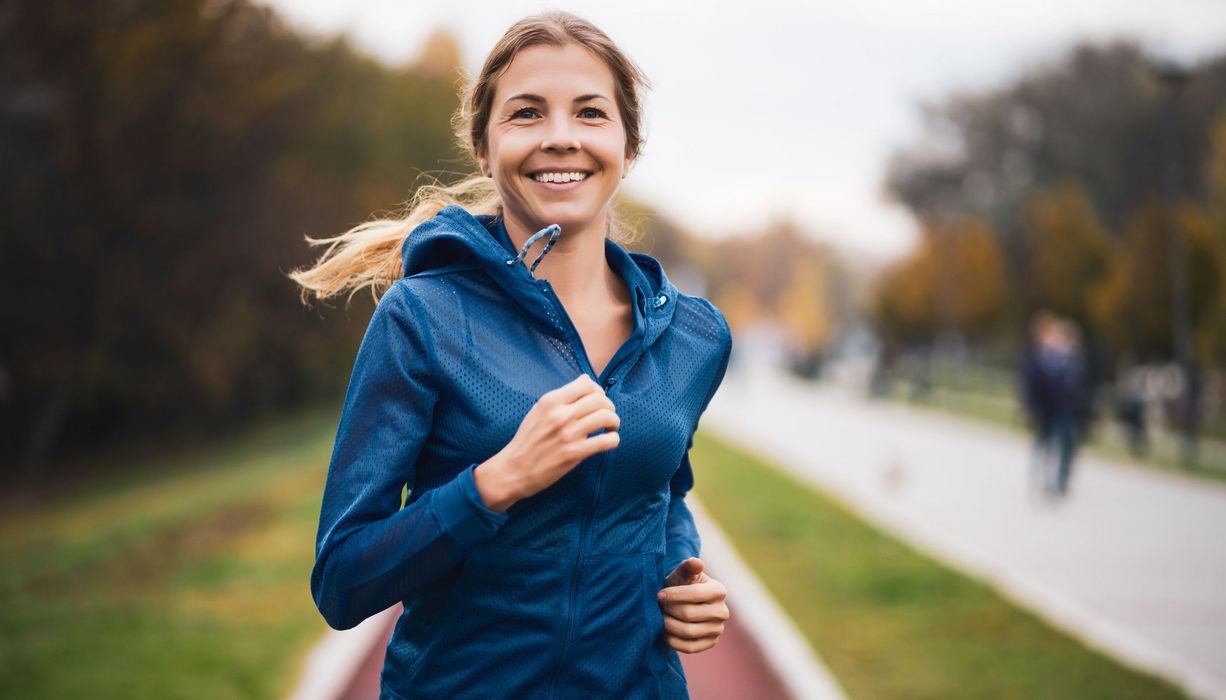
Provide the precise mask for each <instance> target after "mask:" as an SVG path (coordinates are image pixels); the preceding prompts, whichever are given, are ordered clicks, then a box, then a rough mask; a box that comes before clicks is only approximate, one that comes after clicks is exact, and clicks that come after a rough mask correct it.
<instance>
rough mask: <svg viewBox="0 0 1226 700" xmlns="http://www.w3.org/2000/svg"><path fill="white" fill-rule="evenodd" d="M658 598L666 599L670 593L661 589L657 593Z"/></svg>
mask: <svg viewBox="0 0 1226 700" xmlns="http://www.w3.org/2000/svg"><path fill="white" fill-rule="evenodd" d="M656 598H657V599H659V600H665V599H667V598H668V595H667V594H666V593H665V592H664V591H660V592H659V593H657V594H656Z"/></svg>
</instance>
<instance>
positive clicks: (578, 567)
mask: <svg viewBox="0 0 1226 700" xmlns="http://www.w3.org/2000/svg"><path fill="white" fill-rule="evenodd" d="M539 284H540V288H541V291H542V292H544V293H545V297H546V298H548V299H549V302H550V303H551V304H553V308H554V311H555V312H556V313H557V314H558V318H560V319H562V320H563V322H564V330H565V331H566V333H567V335H569V336H570V345H571V351H572V352H575V353H576V356H577V357H578V359H579V364H580V368H581V369H582V370H583V371H584V372H585V373H586V374H587V375H588V376H590V377H591V378H592V380H593V381H596V382H599V381H600V377H598V376H596V371H595V370H594V369H592V363H591V361H590V360H589V359H588V357H587V350H586V349H585V348H584V347H583V341H582V340H581V339H580V338H579V332H578V331H577V330H576V329H575V324H574V323H573V322H572V321H571V320H570V315H569V314H567V313H566V309H565V308H563V307H562V303H561V302H560V301H559V300H558V297H557V295H556V294H554V293H553V288H552V286H551V285H550V284H549V282H548V281H547V280H542V281H540V283H539ZM615 354H616V353H615ZM627 359H628V358H623V359H622V361H621V362H619V363H618V364H617V366H616V367H606V368H605V371H606V372H607V373H608V375H609V376H608V379H606V380H605V384H604V389H605V392H606V395H608V394H609V393H611V392H612V391H613V386H614V385H615V384H616V383H617V371H618V370H619V369H621V366H622V365H624V364H625V363H626V360H627ZM608 461H609V451H608V450H605V451H604V452H603V453H602V454H601V457H600V463H599V464H598V465H597V466H596V488H595V489H594V492H593V495H592V500H591V501H589V502H588V505H587V509H586V511H585V512H584V514H583V520H582V521H580V523H579V552H578V554H577V556H576V558H575V570H574V572H573V573H572V574H571V577H570V607H569V608H567V622H566V637H565V638H564V639H563V641H562V654H561V655H560V656H559V657H558V665H557V666H556V667H555V668H554V670H553V676H552V677H551V678H550V680H549V695H548V697H549V698H551V699H552V698H553V697H555V695H556V694H557V686H558V678H559V677H561V675H562V669H563V668H564V667H565V666H566V660H567V655H568V654H569V653H570V645H571V641H572V639H573V637H574V632H575V617H576V615H575V606H576V605H577V600H576V598H577V597H578V595H579V577H580V575H581V573H582V571H583V555H584V551H585V550H586V549H587V547H586V545H587V529H588V525H589V524H590V523H591V520H592V515H593V514H594V513H595V512H596V504H598V503H599V502H600V496H601V491H602V490H603V487H604V470H605V465H606V464H607V463H608Z"/></svg>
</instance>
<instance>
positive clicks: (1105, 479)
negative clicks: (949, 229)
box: [703, 372, 1226, 698]
mask: <svg viewBox="0 0 1226 700" xmlns="http://www.w3.org/2000/svg"><path fill="white" fill-rule="evenodd" d="M703 427H704V428H707V429H713V430H714V431H715V432H717V433H719V434H721V435H724V436H726V437H728V438H729V439H733V440H735V441H737V442H739V443H741V444H743V445H744V446H746V447H747V448H749V449H751V450H753V451H754V452H756V453H758V454H762V455H764V456H766V457H769V458H771V459H772V460H773V461H775V462H776V463H778V464H779V465H781V466H782V467H784V468H786V469H788V470H789V471H791V472H793V473H795V474H796V475H797V476H799V477H800V478H802V479H803V480H806V481H809V482H810V483H812V484H814V485H816V486H818V487H820V488H821V489H822V490H824V491H828V492H832V493H834V494H836V495H837V496H838V497H840V498H841V499H843V500H844V501H845V502H846V503H847V504H848V505H850V506H852V507H853V508H854V509H856V510H857V511H859V512H860V513H861V514H862V515H863V516H864V517H866V518H867V519H869V520H872V521H874V522H875V523H877V524H878V525H880V526H882V527H883V528H884V529H886V530H888V531H890V532H892V533H893V534H894V535H896V536H898V537H899V538H900V539H903V540H906V541H908V542H910V543H911V544H913V545H914V546H916V547H918V548H920V549H923V550H925V551H928V552H930V553H931V554H933V555H935V556H937V557H939V558H941V559H943V560H945V561H947V562H948V563H950V564H952V565H954V566H955V567H957V568H960V569H962V570H965V571H969V572H971V573H973V574H975V575H977V576H979V577H981V578H984V579H987V580H990V581H992V582H993V583H994V585H996V586H997V588H998V589H1000V590H1002V591H1003V592H1004V593H1005V594H1006V595H1008V596H1009V597H1011V598H1013V599H1014V600H1017V601H1019V602H1021V603H1022V604H1024V605H1026V606H1028V607H1030V608H1032V609H1034V610H1036V611H1037V612H1039V613H1040V614H1042V615H1043V616H1044V617H1046V618H1047V619H1048V620H1050V621H1051V622H1053V623H1054V624H1056V625H1058V626H1060V627H1061V628H1064V629H1066V630H1068V631H1069V632H1071V633H1072V634H1074V635H1076V636H1078V637H1079V638H1081V639H1083V640H1084V641H1086V642H1087V643H1089V644H1092V645H1093V646H1095V647H1097V648H1100V649H1102V650H1104V651H1105V652H1107V653H1109V654H1111V655H1113V656H1115V657H1117V658H1120V659H1122V660H1124V661H1126V662H1129V663H1131V664H1133V665H1135V666H1137V667H1141V668H1145V669H1148V670H1151V671H1153V672H1155V673H1159V674H1161V675H1163V676H1165V677H1167V678H1169V679H1171V680H1172V681H1174V682H1176V683H1178V684H1179V685H1181V686H1182V687H1184V688H1185V689H1186V690H1188V691H1189V692H1191V693H1194V694H1196V695H1200V696H1204V697H1214V698H1226V488H1222V486H1221V485H1219V484H1216V483H1212V482H1203V481H1200V480H1192V479H1190V478H1186V477H1180V476H1177V475H1170V474H1165V473H1161V472H1157V471H1151V470H1148V469H1143V468H1139V467H1132V466H1129V465H1124V464H1118V463H1114V462H1111V461H1109V460H1105V459H1101V458H1096V457H1090V456H1088V455H1081V456H1080V457H1079V459H1078V463H1077V465H1076V469H1075V471H1074V475H1073V479H1072V486H1071V493H1070V497H1069V498H1068V499H1067V500H1066V501H1064V502H1060V503H1050V502H1046V501H1044V500H1042V499H1038V498H1036V497H1035V496H1034V495H1033V494H1032V493H1031V492H1030V491H1029V489H1028V483H1027V478H1028V476H1027V472H1028V464H1029V450H1030V444H1029V441H1027V440H1026V439H1025V437H1024V436H1022V435H1018V434H1014V433H1011V432H1008V431H1004V430H1000V429H993V428H990V427H986V426H981V425H979V424H974V423H969V422H966V421H960V420H957V419H954V418H949V417H945V416H941V415H936V414H932V413H929V412H923V411H919V410H916V409H912V408H908V407H906V406H902V405H898V404H894V403H882V402H871V401H867V400H864V399H862V398H861V397H859V396H858V395H856V394H853V393H851V392H849V391H847V390H843V389H838V388H833V387H831V386H830V385H812V384H805V383H802V382H798V381H794V380H791V379H787V378H784V377H780V376H777V375H773V374H769V373H759V372H754V373H752V374H751V375H750V376H748V377H746V376H738V375H736V374H735V373H729V377H728V378H727V379H726V380H725V382H724V384H723V386H722V387H721V389H720V391H719V392H718V393H717V394H716V397H715V399H714V400H713V401H712V403H711V405H710V407H709V408H708V410H707V412H706V414H704V417H703Z"/></svg>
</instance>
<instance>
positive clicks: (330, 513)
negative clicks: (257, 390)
mask: <svg viewBox="0 0 1226 700" xmlns="http://www.w3.org/2000/svg"><path fill="white" fill-rule="evenodd" d="M415 306H416V299H415V297H414V296H413V295H412V292H411V290H409V289H408V288H407V285H406V284H405V283H403V282H402V283H397V284H396V285H393V286H392V288H391V289H390V290H388V292H387V293H386V294H385V295H384V296H383V298H382V299H381V300H380V302H379V305H378V306H377V307H376V309H375V312H374V315H373V316H372V317H371V320H370V325H369V326H368V327H367V329H366V334H365V336H364V338H363V339H362V344H361V347H360V348H359V349H358V354H357V359H356V361H355V362H354V367H353V373H352V376H351V377H350V380H349V388H348V391H347V392H346V396H345V402H344V408H343V410H342V413H341V419H340V425H339V426H338V428H337V435H336V442H335V444H334V446H333V450H332V459H331V462H330V464H329V466H328V476H327V481H326V483H325V485H324V494H323V504H322V507H321V509H320V516H319V531H318V535H317V537H316V547H315V566H314V568H313V570H312V572H311V594H312V596H313V597H314V599H315V604H316V606H317V607H318V608H319V611H320V613H321V614H322V615H323V617H324V619H325V620H327V622H328V624H329V625H331V626H332V627H334V628H336V629H348V628H350V627H353V626H355V625H357V624H358V623H360V622H361V621H362V620H364V619H366V618H367V617H370V616H371V615H374V614H375V613H378V612H380V611H382V610H384V609H386V608H388V607H389V606H391V605H393V604H394V603H396V602H397V601H399V600H402V599H403V598H405V597H407V596H409V595H411V594H412V593H413V592H415V591H417V590H420V589H421V588H423V587H424V586H426V585H428V584H430V583H431V582H433V581H435V580H436V579H437V578H438V577H439V576H440V575H442V574H443V573H445V572H446V571H447V570H448V569H450V568H451V567H453V566H455V565H456V564H457V563H459V562H460V561H462V560H463V558H464V557H465V555H466V554H467V553H468V551H469V550H471V549H472V548H473V547H474V546H475V545H477V544H479V543H481V542H483V541H485V540H488V539H489V538H490V537H491V536H492V535H493V534H494V533H495V532H496V531H497V530H498V528H499V527H501V526H502V524H503V523H504V522H505V521H506V519H507V517H508V516H507V515H506V514H505V513H498V512H496V511H493V510H490V509H489V508H487V507H486V506H485V504H484V503H483V502H482V501H481V497H480V494H479V493H478V492H477V489H476V485H475V483H474V482H473V475H472V471H473V469H474V467H475V466H476V465H468V466H467V467H466V468H464V469H463V470H462V471H460V472H459V474H458V475H457V476H456V477H455V478H454V479H452V480H451V481H449V482H447V483H444V484H443V485H442V486H439V487H438V488H434V489H431V490H430V491H427V492H425V493H422V494H420V496H418V497H417V498H416V499H415V500H413V502H412V503H410V504H409V505H407V506H405V507H404V508H403V509H402V508H401V507H400V504H401V492H402V490H403V488H404V487H405V486H406V485H407V486H408V487H409V488H412V487H413V483H414V472H415V463H416V460H417V458H418V454H419V453H420V451H421V448H422V445H423V443H424V442H425V440H426V438H427V436H428V435H429V433H430V428H431V424H432V416H433V412H434V407H435V403H436V401H437V398H438V395H437V392H436V389H435V387H434V386H433V381H434V376H433V375H432V369H431V365H430V356H431V355H430V346H431V343H430V342H429V329H428V326H427V324H426V321H425V318H426V317H425V314H424V313H423V312H421V311H419V310H418V309H416V308H415Z"/></svg>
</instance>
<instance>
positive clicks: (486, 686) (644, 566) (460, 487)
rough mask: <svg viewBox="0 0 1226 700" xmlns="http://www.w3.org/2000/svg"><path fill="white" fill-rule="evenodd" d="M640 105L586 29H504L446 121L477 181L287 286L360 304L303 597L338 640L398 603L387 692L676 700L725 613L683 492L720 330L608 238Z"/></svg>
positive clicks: (645, 261) (705, 305)
mask: <svg viewBox="0 0 1226 700" xmlns="http://www.w3.org/2000/svg"><path fill="white" fill-rule="evenodd" d="M643 85H644V79H643V76H642V74H641V73H640V72H639V70H638V69H637V68H636V67H635V66H634V64H633V63H631V62H630V60H629V59H628V58H626V57H625V56H624V55H623V54H622V53H621V51H620V50H618V49H617V47H616V46H615V45H614V44H613V42H612V41H610V39H609V38H608V37H607V36H606V35H605V34H604V33H603V32H601V31H600V30H599V29H597V28H596V27H594V26H592V25H591V24H589V23H588V22H586V21H584V20H582V19H579V18H577V17H575V16H573V15H569V14H566V13H559V12H554V13H548V14H545V15H541V16H537V17H531V18H528V19H525V20H522V21H520V22H518V23H516V24H515V25H513V26H512V27H511V28H510V29H509V30H508V31H507V33H506V34H505V35H504V36H503V38H502V39H501V40H500V41H499V42H498V44H497V45H496V46H495V47H494V49H493V51H492V52H491V53H490V55H489V57H488V58H487V60H486V62H485V64H484V67H483V68H482V70H481V72H480V74H479V75H478V76H477V77H476V79H475V80H474V81H473V83H472V85H471V86H470V88H469V90H468V92H467V94H466V95H465V98H464V100H463V104H462V107H461V113H460V115H459V119H458V122H459V123H460V136H461V138H462V139H463V140H464V142H465V143H467V144H468V145H469V146H470V147H471V149H472V153H473V155H474V157H475V158H474V159H475V161H476V163H477V165H478V166H479V168H480V170H481V176H480V177H474V178H473V179H470V180H468V181H465V182H462V183H460V184H459V185H455V186H452V187H426V188H423V189H422V190H421V191H420V192H419V193H418V195H417V197H416V199H415V201H414V203H413V205H412V206H411V207H410V210H409V212H408V214H407V216H406V217H405V218H404V219H397V220H381V221H374V222H370V223H366V224H363V225H361V226H358V227H356V228H354V229H352V230H350V231H348V232H346V233H344V234H342V235H340V236H337V237H335V238H331V239H326V240H323V241H317V242H318V243H324V244H327V245H328V248H327V250H326V252H325V254H324V256H323V257H322V258H321V259H320V260H319V261H318V262H317V263H316V265H315V266H313V267H311V268H309V269H305V270H301V271H297V272H295V273H294V275H293V276H294V279H295V280H296V281H298V282H299V284H301V285H302V286H303V289H304V295H305V294H310V295H314V296H316V297H318V298H329V297H333V296H336V295H338V294H342V293H345V292H348V293H349V294H350V295H352V293H353V292H355V291H357V290H360V289H369V290H371V292H372V293H374V294H375V295H376V298H378V305H377V306H376V309H375V312H374V315H373V316H372V318H371V320H370V325H369V326H368V328H367V330H366V334H365V337H364V338H363V340H362V344H361V347H360V348H359V350H358V355H357V359H356V361H355V363H354V368H353V374H352V376H351V378H350V382H349V389H348V392H347V394H346V397H345V402H344V408H343V411H342V415H341V419H340V425H339V426H338V429H337V437H336V443H335V446H334V448H333V454H332V460H331V463H330V465H329V468H328V476H327V481H326V484H325V486H324V494H323V504H322V507H321V512H320V520H319V531H318V536H317V539H316V560H315V566H314V569H313V571H312V573H311V592H312V594H313V596H314V599H315V602H316V604H317V606H318V608H319V610H320V612H321V613H322V615H323V616H324V618H325V619H326V620H327V622H328V624H330V625H331V626H332V627H335V628H337V629H345V628H349V627H353V626H355V625H357V624H358V623H359V622H361V621H362V620H363V619H365V618H367V617H369V616H371V615H373V614H375V613H378V612H380V611H382V610H384V609H386V608H388V607H391V606H393V605H395V604H396V603H401V604H402V605H403V612H402V613H401V615H400V618H399V620H398V622H397V624H396V626H395V630H394V632H393V634H392V637H391V639H390V641H389V643H388V647H387V654H386V661H385V664H384V667H383V671H382V676H381V686H382V693H383V696H384V697H390V698H410V697H412V698H436V697H437V698H444V697H445V698H449V699H452V698H469V697H472V698H597V697H599V698H657V697H664V698H686V697H688V691H687V687H686V681H685V674H684V671H683V669H682V667H681V664H680V659H679V657H678V655H677V652H678V651H681V652H687V653H693V652H698V651H702V650H705V649H709V648H711V647H712V646H714V645H715V644H716V643H717V641H718V639H719V636H720V635H721V634H722V632H723V629H724V622H725V621H726V620H727V619H728V618H729V610H728V607H727V604H726V602H725V593H726V592H725V589H724V586H723V584H721V583H720V582H719V581H717V580H715V579H712V578H711V577H710V576H709V575H708V574H707V573H706V572H705V571H704V564H703V562H702V560H701V559H700V558H699V554H700V546H701V542H700V539H699V536H698V532H697V530H696V528H695V527H694V520H693V517H692V516H691V514H690V511H689V509H688V508H687V507H686V503H685V496H686V494H687V493H688V492H689V490H690V489H691V488H692V486H693V483H694V474H693V469H692V466H691V464H690V461H689V456H688V455H689V450H690V447H691V446H692V444H693V443H692V439H693V434H694V431H695V430H696V428H697V426H698V421H699V418H700V416H701V415H702V413H703V411H704V410H705V408H706V406H707V404H708V403H709V402H710V400H711V398H712V396H713V395H714V393H715V391H716V389H717V388H718V387H719V384H720V382H721V380H722V379H723V376H724V373H725V371H726V369H727V365H728V359H729V355H730V352H731V347H732V336H731V332H730V330H729V328H728V324H727V323H726V321H725V320H724V317H723V315H722V314H721V313H720V312H719V310H718V309H716V308H715V307H714V306H713V305H712V304H711V303H710V302H708V301H706V300H705V299H702V298H699V297H693V296H689V295H686V294H682V293H680V292H679V291H678V290H677V289H676V288H675V287H674V286H673V285H672V284H671V283H670V282H669V280H668V277H667V276H666V275H665V273H664V270H663V268H662V267H661V266H660V264H659V263H658V262H657V261H656V260H655V259H653V258H651V257H649V256H647V255H642V254H635V253H628V252H626V251H625V250H624V249H623V248H622V247H621V246H620V245H619V244H618V243H617V242H616V241H615V240H614V237H615V236H616V235H617V231H618V230H617V227H616V226H615V224H614V222H613V221H612V218H611V213H610V202H611V200H612V198H613V195H614V193H615V192H616V191H617V188H618V186H619V184H620V181H621V180H622V178H623V177H625V176H626V174H627V172H628V170H629V168H630V166H631V165H632V164H633V162H634V159H635V158H636V157H637V156H638V154H639V152H640V150H641V148H642V127H641V124H640V119H641V112H642V110H641V107H640V102H639V93H640V92H641V89H642V87H643ZM534 247H535V248H536V250H537V252H536V254H535V256H533V257H532V260H531V261H529V259H528V258H529V257H530V256H529V253H530V252H532V251H533V249H534ZM406 488H407V489H408V495H407V498H403V504H402V491H403V490H404V489H406Z"/></svg>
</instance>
